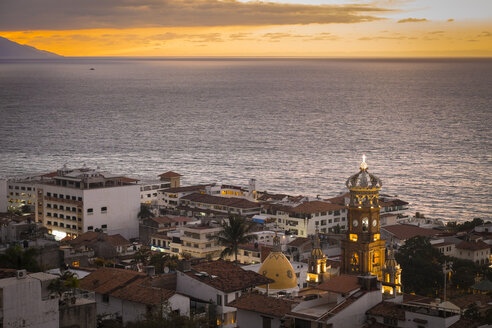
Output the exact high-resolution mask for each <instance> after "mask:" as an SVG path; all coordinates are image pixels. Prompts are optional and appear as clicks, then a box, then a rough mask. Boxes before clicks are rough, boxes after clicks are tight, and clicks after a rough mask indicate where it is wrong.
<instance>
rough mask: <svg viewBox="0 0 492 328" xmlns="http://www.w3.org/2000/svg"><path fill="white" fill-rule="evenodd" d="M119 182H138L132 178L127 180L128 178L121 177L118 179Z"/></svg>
mask: <svg viewBox="0 0 492 328" xmlns="http://www.w3.org/2000/svg"><path fill="white" fill-rule="evenodd" d="M120 181H121V182H126V183H131V182H138V181H140V180H138V179H134V178H129V177H121V178H120Z"/></svg>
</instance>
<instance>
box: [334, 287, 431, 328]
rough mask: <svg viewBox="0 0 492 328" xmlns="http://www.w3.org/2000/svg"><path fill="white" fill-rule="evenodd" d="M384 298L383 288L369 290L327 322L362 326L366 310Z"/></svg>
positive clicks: (341, 326) (344, 327)
mask: <svg viewBox="0 0 492 328" xmlns="http://www.w3.org/2000/svg"><path fill="white" fill-rule="evenodd" d="M382 300H383V294H382V293H381V290H376V291H372V292H367V293H365V294H364V295H362V296H361V297H360V298H359V299H358V300H357V301H355V302H354V303H352V304H351V305H350V306H348V307H347V308H345V309H343V310H342V311H340V312H338V313H337V314H336V315H335V316H333V317H331V318H330V319H328V321H327V323H329V324H330V323H331V324H333V327H337V328H352V327H360V326H362V324H363V323H364V322H365V321H366V311H367V310H369V309H370V308H372V307H373V306H375V305H376V304H378V303H380V302H381V301H382ZM430 327H432V326H430Z"/></svg>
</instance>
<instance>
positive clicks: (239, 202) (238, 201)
mask: <svg viewBox="0 0 492 328" xmlns="http://www.w3.org/2000/svg"><path fill="white" fill-rule="evenodd" d="M180 200H189V201H192V202H198V203H203V204H214V205H224V206H229V207H235V208H259V207H260V204H259V203H255V202H250V201H249V200H247V199H244V198H235V197H219V196H211V195H206V194H199V193H193V194H190V195H187V196H183V197H181V199H180Z"/></svg>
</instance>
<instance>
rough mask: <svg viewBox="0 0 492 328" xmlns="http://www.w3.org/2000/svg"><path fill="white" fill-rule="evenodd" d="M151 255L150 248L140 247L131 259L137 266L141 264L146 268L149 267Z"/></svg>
mask: <svg viewBox="0 0 492 328" xmlns="http://www.w3.org/2000/svg"><path fill="white" fill-rule="evenodd" d="M151 255H152V251H151V250H150V248H148V247H145V246H142V247H140V248H139V249H138V251H137V252H136V253H135V254H134V255H133V259H134V260H135V262H136V263H137V264H139V263H142V265H144V266H146V265H149V261H150V257H151Z"/></svg>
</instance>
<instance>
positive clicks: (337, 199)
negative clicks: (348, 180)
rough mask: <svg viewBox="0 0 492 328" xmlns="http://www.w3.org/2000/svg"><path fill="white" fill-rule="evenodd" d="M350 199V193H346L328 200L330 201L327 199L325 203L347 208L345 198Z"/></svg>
mask: <svg viewBox="0 0 492 328" xmlns="http://www.w3.org/2000/svg"><path fill="white" fill-rule="evenodd" d="M347 197H348V198H350V193H349V192H346V193H344V194H342V195H340V196H336V197H333V198H328V199H325V201H327V202H330V203H332V204H338V205H342V206H345V198H347Z"/></svg>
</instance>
